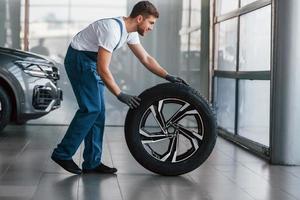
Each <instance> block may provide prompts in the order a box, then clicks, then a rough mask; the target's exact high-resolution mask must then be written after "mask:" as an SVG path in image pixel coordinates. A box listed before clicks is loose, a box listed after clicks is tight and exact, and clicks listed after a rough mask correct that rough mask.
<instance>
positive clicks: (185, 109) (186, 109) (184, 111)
mask: <svg viewBox="0 0 300 200" xmlns="http://www.w3.org/2000/svg"><path fill="white" fill-rule="evenodd" d="M187 115H199V114H198V112H197V110H195V109H193V108H192V107H191V106H190V104H189V103H185V104H184V105H183V106H182V107H181V108H180V109H179V110H178V111H177V112H175V114H174V115H173V116H172V117H170V119H169V120H168V121H167V123H166V124H167V125H168V124H169V123H177V122H178V121H179V120H181V119H182V118H184V117H185V116H187Z"/></svg>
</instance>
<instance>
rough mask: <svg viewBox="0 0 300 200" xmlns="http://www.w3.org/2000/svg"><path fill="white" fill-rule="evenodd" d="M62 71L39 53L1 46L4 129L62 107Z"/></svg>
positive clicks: (0, 90)
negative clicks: (60, 83)
mask: <svg viewBox="0 0 300 200" xmlns="http://www.w3.org/2000/svg"><path fill="white" fill-rule="evenodd" d="M58 80H59V70H58V68H57V67H56V66H55V64H54V62H53V61H51V60H49V59H48V58H45V57H43V56H41V55H38V54H33V53H29V52H25V51H20V50H15V49H8V48H3V47H0V131H1V130H3V128H4V127H5V126H6V125H7V124H8V123H9V122H11V121H13V122H16V123H20V124H22V123H24V122H26V121H27V120H30V119H36V118H39V117H41V116H44V115H46V114H47V113H49V112H51V111H52V110H54V109H57V108H59V107H60V104H61V101H62V97H63V93H62V91H61V89H60V88H59V87H58V85H57V81H58Z"/></svg>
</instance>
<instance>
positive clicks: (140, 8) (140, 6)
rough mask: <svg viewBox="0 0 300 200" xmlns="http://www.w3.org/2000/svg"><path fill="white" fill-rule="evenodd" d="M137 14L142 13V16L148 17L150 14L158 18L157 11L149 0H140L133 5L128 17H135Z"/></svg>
mask: <svg viewBox="0 0 300 200" xmlns="http://www.w3.org/2000/svg"><path fill="white" fill-rule="evenodd" d="M138 15H142V16H143V17H148V16H150V15H152V16H154V17H156V18H158V17H159V13H158V11H157V9H156V8H155V6H154V5H153V4H152V3H151V2H149V1H140V2H138V3H137V4H135V5H134V7H133V9H132V11H131V13H130V17H132V18H135V17H137V16H138Z"/></svg>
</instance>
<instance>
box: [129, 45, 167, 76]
mask: <svg viewBox="0 0 300 200" xmlns="http://www.w3.org/2000/svg"><path fill="white" fill-rule="evenodd" d="M128 47H129V48H130V49H131V51H132V52H133V54H134V55H135V56H136V57H137V58H138V59H139V60H140V61H141V63H142V64H143V65H144V66H145V67H146V68H147V69H148V70H150V71H151V72H152V73H154V74H156V75H157V76H160V77H161V78H166V75H167V74H168V72H167V71H166V70H165V69H164V68H162V67H161V66H160V65H159V63H158V62H157V61H156V60H155V59H154V58H153V57H152V56H150V55H149V54H148V53H147V51H146V50H145V49H144V47H143V46H142V45H141V44H128Z"/></svg>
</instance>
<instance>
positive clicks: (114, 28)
mask: <svg viewBox="0 0 300 200" xmlns="http://www.w3.org/2000/svg"><path fill="white" fill-rule="evenodd" d="M158 17H159V13H158V11H157V9H156V8H155V7H154V5H153V4H152V3H150V2H149V1H141V2H138V3H137V4H136V5H135V6H134V7H133V9H132V12H131V14H130V16H128V17H117V18H110V19H101V20H98V21H96V22H94V23H92V24H90V25H89V26H88V27H87V28H85V29H83V30H82V31H81V32H79V33H78V34H77V35H76V36H75V37H74V38H73V39H72V42H71V44H70V47H69V49H68V51H67V55H66V58H65V68H66V72H67V75H68V77H69V79H70V82H71V85H72V88H73V91H74V94H75V96H76V99H77V102H78V105H79V109H78V110H77V112H76V114H75V116H74V118H73V120H72V122H71V124H70V126H69V128H68V130H67V132H66V134H65V136H64V138H63V139H62V141H61V143H60V144H58V146H57V148H55V149H54V151H53V154H52V156H51V158H52V159H53V160H54V161H55V162H56V163H57V164H59V165H60V166H61V167H63V168H64V169H65V170H67V171H69V172H71V173H75V174H80V173H82V172H83V173H116V171H117V169H115V168H111V167H108V166H106V165H104V164H102V163H101V153H102V139H103V131H104V121H105V106H104V98H103V90H104V85H105V86H106V87H107V88H108V89H109V91H110V92H112V93H113V94H114V95H115V96H116V97H117V98H118V99H119V100H120V101H121V102H123V103H125V104H127V105H128V106H129V107H130V108H131V109H134V108H137V107H138V106H139V103H140V99H139V98H138V97H137V96H133V95H129V94H125V93H124V92H122V91H121V90H120V88H119V87H118V85H117V84H116V82H115V80H114V78H113V76H112V73H111V72H110V70H109V64H110V61H111V56H112V53H113V51H114V50H116V49H118V48H120V47H121V46H122V45H123V44H125V43H127V44H128V46H129V48H130V49H131V51H132V52H133V53H134V55H135V56H136V57H137V58H138V59H139V60H140V61H141V63H142V64H143V65H144V66H145V67H146V68H147V69H149V70H150V71H151V72H152V73H154V74H156V75H158V76H160V77H162V78H165V79H167V80H168V81H171V82H178V83H184V81H183V80H182V79H181V78H179V77H175V76H171V75H169V74H168V73H167V71H166V70H164V69H163V68H162V67H161V66H160V65H159V64H158V62H157V61H156V60H155V59H154V58H152V57H151V56H150V55H149V54H148V53H147V52H146V51H145V49H144V48H143V47H142V45H141V44H140V41H139V36H138V34H139V35H141V36H144V35H145V34H146V33H147V32H149V31H151V30H152V29H153V25H154V23H155V22H156V19H157V18H158ZM83 140H84V144H85V147H84V152H83V158H84V162H83V164H82V170H81V169H80V168H79V167H78V166H77V165H76V164H75V162H74V161H73V160H72V156H73V155H74V154H75V152H76V151H77V149H78V147H79V145H80V144H81V142H82V141H83Z"/></svg>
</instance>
